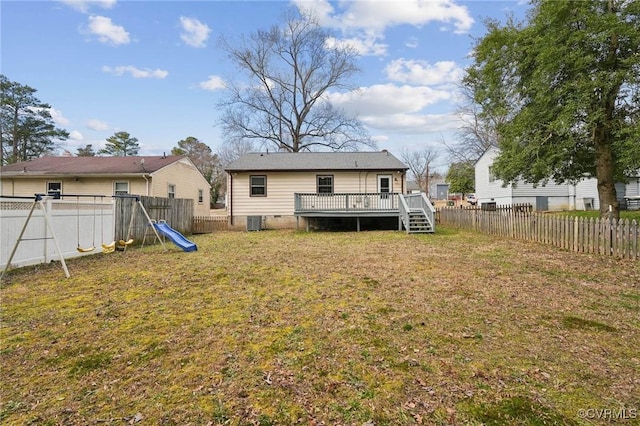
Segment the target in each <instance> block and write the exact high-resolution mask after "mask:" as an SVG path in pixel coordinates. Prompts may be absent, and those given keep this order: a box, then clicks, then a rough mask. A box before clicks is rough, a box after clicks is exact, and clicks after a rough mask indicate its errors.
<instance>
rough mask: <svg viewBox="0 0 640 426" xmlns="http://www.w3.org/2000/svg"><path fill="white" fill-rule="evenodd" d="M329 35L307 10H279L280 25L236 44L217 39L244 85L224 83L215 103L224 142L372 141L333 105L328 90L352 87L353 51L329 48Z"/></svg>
mask: <svg viewBox="0 0 640 426" xmlns="http://www.w3.org/2000/svg"><path fill="white" fill-rule="evenodd" d="M330 36H331V34H330V33H329V32H327V31H326V30H324V29H323V28H321V27H320V25H319V23H318V22H317V20H316V19H314V18H313V17H312V16H311V15H308V14H303V15H301V16H300V15H294V14H293V12H292V14H290V15H287V16H286V17H285V23H284V25H283V26H282V27H278V26H274V27H272V28H271V29H270V30H268V31H264V30H261V31H257V32H255V33H252V34H251V35H250V36H249V37H248V38H243V39H242V41H241V43H240V45H239V46H234V45H232V44H231V43H230V42H229V41H227V40H225V39H222V40H221V44H222V47H223V48H224V49H225V50H226V52H227V53H228V55H229V58H230V59H231V60H232V61H233V62H234V63H235V64H236V66H237V67H238V68H239V69H240V71H242V72H243V73H245V74H247V75H248V77H249V84H245V83H234V82H230V83H228V86H227V87H228V90H229V91H230V95H229V96H228V98H226V99H224V100H223V101H222V102H221V103H220V107H222V108H223V110H224V113H223V117H222V119H221V124H222V128H223V129H224V133H225V134H226V135H228V138H229V142H231V143H238V142H240V141H242V140H247V139H249V140H252V141H256V142H257V143H259V144H260V145H262V146H263V147H267V148H268V147H272V148H273V149H276V150H284V151H288V152H299V151H313V150H327V149H329V150H334V151H337V150H353V149H357V148H358V147H359V146H362V145H365V146H369V147H372V148H373V147H375V142H373V141H372V140H371V139H370V138H369V136H368V134H367V132H366V130H365V128H364V126H363V125H362V123H361V122H360V121H359V120H357V119H356V118H355V117H350V116H348V115H347V114H346V113H345V112H344V111H343V110H341V109H338V108H336V107H335V106H333V105H332V104H331V103H330V102H329V100H328V95H329V92H330V91H332V90H334V91H341V90H352V89H354V87H351V86H349V84H348V81H349V79H350V78H351V77H353V76H354V75H355V74H356V73H357V72H358V71H359V69H358V68H357V66H356V63H355V61H356V58H357V53H356V51H355V50H354V49H352V48H348V47H329V45H328V43H327V41H328V39H329V38H330Z"/></svg>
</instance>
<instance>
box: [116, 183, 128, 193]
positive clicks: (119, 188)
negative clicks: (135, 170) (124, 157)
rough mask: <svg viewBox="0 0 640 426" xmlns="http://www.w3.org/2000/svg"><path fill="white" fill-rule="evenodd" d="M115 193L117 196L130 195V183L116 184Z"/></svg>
mask: <svg viewBox="0 0 640 426" xmlns="http://www.w3.org/2000/svg"><path fill="white" fill-rule="evenodd" d="M113 193H114V194H115V195H129V182H114V184H113Z"/></svg>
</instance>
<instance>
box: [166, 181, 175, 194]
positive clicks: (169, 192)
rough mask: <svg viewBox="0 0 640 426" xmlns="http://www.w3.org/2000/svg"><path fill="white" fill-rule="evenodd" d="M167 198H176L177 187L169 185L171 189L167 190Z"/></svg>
mask: <svg viewBox="0 0 640 426" xmlns="http://www.w3.org/2000/svg"><path fill="white" fill-rule="evenodd" d="M167 197H169V198H176V186H175V185H173V184H171V183H170V184H169V188H168V190H167Z"/></svg>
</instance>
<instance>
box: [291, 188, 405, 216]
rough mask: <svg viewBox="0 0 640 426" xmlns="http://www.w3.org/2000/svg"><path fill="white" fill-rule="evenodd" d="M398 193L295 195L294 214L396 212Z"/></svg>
mask: <svg viewBox="0 0 640 426" xmlns="http://www.w3.org/2000/svg"><path fill="white" fill-rule="evenodd" d="M398 195H399V194H398V193H395V192H372V193H334V194H317V193H296V194H294V197H295V212H296V213H313V212H353V213H357V212H375V211H383V212H388V211H398V209H399V201H398Z"/></svg>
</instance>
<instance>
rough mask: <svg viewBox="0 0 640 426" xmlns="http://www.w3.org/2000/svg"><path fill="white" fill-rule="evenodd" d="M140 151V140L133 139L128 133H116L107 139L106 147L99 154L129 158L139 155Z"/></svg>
mask: <svg viewBox="0 0 640 426" xmlns="http://www.w3.org/2000/svg"><path fill="white" fill-rule="evenodd" d="M139 150H140V146H139V145H138V139H136V138H132V137H131V135H130V134H129V133H127V132H116V133H114V134H113V136H110V137H109V138H108V139H107V144H106V146H105V147H104V148H102V149H100V150H99V151H98V154H101V155H102V154H106V155H112V156H114V157H127V156H132V155H138V151H139Z"/></svg>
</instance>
